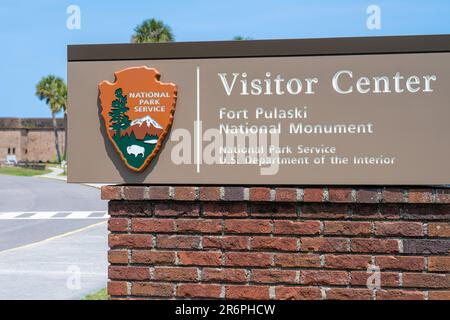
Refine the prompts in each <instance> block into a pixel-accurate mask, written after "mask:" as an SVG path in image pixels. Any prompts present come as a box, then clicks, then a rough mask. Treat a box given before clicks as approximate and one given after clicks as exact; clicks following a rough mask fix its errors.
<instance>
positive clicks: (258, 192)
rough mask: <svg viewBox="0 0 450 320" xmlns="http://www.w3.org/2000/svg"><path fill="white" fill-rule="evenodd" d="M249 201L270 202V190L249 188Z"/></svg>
mask: <svg viewBox="0 0 450 320" xmlns="http://www.w3.org/2000/svg"><path fill="white" fill-rule="evenodd" d="M249 199H250V201H270V188H250V189H249Z"/></svg>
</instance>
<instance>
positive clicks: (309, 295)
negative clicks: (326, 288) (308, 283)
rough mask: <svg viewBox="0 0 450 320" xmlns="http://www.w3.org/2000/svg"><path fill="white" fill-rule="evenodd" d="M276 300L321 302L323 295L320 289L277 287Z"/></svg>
mask: <svg viewBox="0 0 450 320" xmlns="http://www.w3.org/2000/svg"><path fill="white" fill-rule="evenodd" d="M275 298H276V299H277V300H321V299H322V294H321V292H320V289H319V288H314V287H282V286H281V287H276V288H275Z"/></svg>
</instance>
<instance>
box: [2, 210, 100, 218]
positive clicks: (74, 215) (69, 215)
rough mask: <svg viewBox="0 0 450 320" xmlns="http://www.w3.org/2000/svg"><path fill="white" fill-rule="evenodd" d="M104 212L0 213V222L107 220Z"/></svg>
mask: <svg viewBox="0 0 450 320" xmlns="http://www.w3.org/2000/svg"><path fill="white" fill-rule="evenodd" d="M108 218H109V216H108V213H107V212H106V211H37V212H35V211H28V212H27V211H23V212H0V220H13V219H17V220H60V219H108Z"/></svg>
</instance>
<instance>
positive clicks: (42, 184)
mask: <svg viewBox="0 0 450 320" xmlns="http://www.w3.org/2000/svg"><path fill="white" fill-rule="evenodd" d="M58 210H61V211H67V210H72V211H88V210H96V211H101V210H106V202H105V201H101V200H100V190H98V189H96V188H93V187H87V186H84V185H78V184H68V183H66V182H65V181H58V180H50V179H42V178H33V177H31V178H30V177H14V176H6V175H0V212H8V211H25V212H27V211H58Z"/></svg>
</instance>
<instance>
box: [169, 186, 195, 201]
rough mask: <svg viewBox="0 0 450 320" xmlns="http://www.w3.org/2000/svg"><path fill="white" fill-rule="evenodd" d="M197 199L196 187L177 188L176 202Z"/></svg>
mask: <svg viewBox="0 0 450 320" xmlns="http://www.w3.org/2000/svg"><path fill="white" fill-rule="evenodd" d="M196 198H197V191H196V188H195V187H175V192H174V200H177V201H194V200H196Z"/></svg>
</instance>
